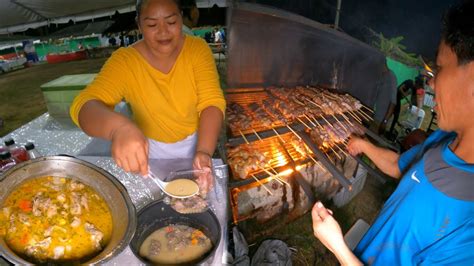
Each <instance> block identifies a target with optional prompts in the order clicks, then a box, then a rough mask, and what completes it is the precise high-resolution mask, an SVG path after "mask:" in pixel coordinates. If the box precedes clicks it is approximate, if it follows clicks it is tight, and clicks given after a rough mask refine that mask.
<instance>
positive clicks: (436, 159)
mask: <svg viewBox="0 0 474 266" xmlns="http://www.w3.org/2000/svg"><path fill="white" fill-rule="evenodd" d="M473 16H474V1H472V0H469V1H465V2H464V3H463V4H461V5H460V6H457V7H454V8H452V9H451V10H450V11H449V12H448V13H447V15H446V16H445V21H444V22H445V23H444V29H443V34H442V40H441V43H440V45H439V48H438V55H437V60H436V65H437V73H436V75H435V77H434V78H433V79H432V80H431V84H430V85H431V86H432V87H433V88H434V91H435V103H436V106H435V107H434V109H435V111H436V113H437V115H438V126H439V128H440V130H438V131H435V132H434V133H432V134H431V136H430V137H429V138H428V139H427V140H426V141H425V142H424V143H422V144H420V145H418V146H415V147H413V148H412V149H410V150H408V151H407V152H405V153H403V154H401V155H398V154H397V153H395V152H392V151H390V150H386V149H383V148H380V147H377V146H375V145H373V144H371V143H370V142H368V141H366V140H363V139H360V138H353V139H351V141H350V143H349V145H348V146H349V147H348V148H349V152H350V153H351V154H352V155H357V154H360V153H364V154H366V155H367V156H368V157H369V158H370V159H371V160H372V161H373V162H374V163H375V165H376V166H377V167H378V168H379V169H380V170H382V171H383V172H384V173H386V174H387V175H389V176H392V177H394V178H400V177H401V180H400V184H399V185H398V187H397V189H396V190H395V192H394V193H393V194H392V195H391V196H390V198H389V199H388V200H387V202H386V203H385V205H384V207H383V209H382V210H381V212H380V214H379V216H378V217H377V219H376V220H375V222H374V223H373V225H372V226H371V227H370V229H369V230H368V231H367V233H366V234H365V235H364V237H363V239H362V240H361V241H360V242H359V244H358V246H357V247H356V248H355V250H354V253H352V251H351V250H350V249H349V248H348V247H347V245H346V243H345V242H344V239H343V235H342V231H341V228H340V226H339V225H338V223H337V222H336V220H335V219H334V218H333V217H332V214H331V212H330V211H329V210H328V209H326V208H324V206H323V205H322V204H321V203H320V202H317V203H316V204H315V206H314V207H313V210H312V217H313V230H314V235H315V236H316V237H317V238H318V239H319V240H320V241H321V242H322V243H323V244H324V245H325V246H326V247H327V248H328V249H330V250H331V251H332V252H333V253H334V255H335V256H336V257H337V259H338V260H339V262H340V263H341V264H343V265H360V264H362V263H364V264H375V265H414V264H416V265H418V264H422V265H432V264H441V265H474V148H473V147H474V119H473V118H472V115H473V113H474V48H473V47H474V30H473V29H474V19H473Z"/></svg>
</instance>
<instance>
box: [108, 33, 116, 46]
mask: <svg viewBox="0 0 474 266" xmlns="http://www.w3.org/2000/svg"><path fill="white" fill-rule="evenodd" d="M115 45H117V39H115V36H114V35H113V34H111V35H110V38H109V46H115Z"/></svg>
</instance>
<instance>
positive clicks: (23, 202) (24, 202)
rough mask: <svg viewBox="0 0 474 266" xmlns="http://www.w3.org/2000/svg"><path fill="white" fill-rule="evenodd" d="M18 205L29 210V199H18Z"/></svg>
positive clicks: (30, 207)
mask: <svg viewBox="0 0 474 266" xmlns="http://www.w3.org/2000/svg"><path fill="white" fill-rule="evenodd" d="M18 207H20V209H22V210H23V211H25V212H30V211H31V210H32V206H31V201H29V200H25V199H22V200H20V202H19V203H18Z"/></svg>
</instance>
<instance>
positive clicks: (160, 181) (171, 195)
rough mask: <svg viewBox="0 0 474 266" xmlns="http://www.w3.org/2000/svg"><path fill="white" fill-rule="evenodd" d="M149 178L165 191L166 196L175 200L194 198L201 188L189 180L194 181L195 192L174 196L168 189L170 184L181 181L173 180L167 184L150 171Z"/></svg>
mask: <svg viewBox="0 0 474 266" xmlns="http://www.w3.org/2000/svg"><path fill="white" fill-rule="evenodd" d="M148 177H149V178H151V180H152V181H153V182H154V183H155V184H156V185H157V186H158V187H159V188H160V189H161V191H163V192H164V193H165V194H166V195H168V196H170V197H173V198H178V199H185V198H189V197H192V196H194V195H196V194H197V193H198V192H199V186H198V185H197V183H196V182H194V181H193V180H189V179H187V180H189V181H192V182H193V183H194V184H195V185H196V186H195V188H194V190H193V191H192V193H190V194H188V195H177V194H173V193H172V192H170V191H169V190H167V189H166V188H167V186H168V185H169V184H170V183H172V182H175V181H177V180H179V179H176V180H173V181H171V182H165V181H162V180H161V179H160V178H158V177H156V176H155V175H154V174H153V173H152V172H151V171H148Z"/></svg>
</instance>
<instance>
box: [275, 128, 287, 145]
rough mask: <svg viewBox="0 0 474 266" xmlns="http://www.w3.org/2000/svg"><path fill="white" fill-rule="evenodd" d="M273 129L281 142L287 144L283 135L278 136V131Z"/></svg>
mask: <svg viewBox="0 0 474 266" xmlns="http://www.w3.org/2000/svg"><path fill="white" fill-rule="evenodd" d="M272 129H273V132H275V134H276V135H277V137H278V138H279V139H280V140H281V142H283V143H286V141H285V140H284V139H283V138H282V137H281V135H280V134H278V131H276V130H275V129H274V128H273V127H272Z"/></svg>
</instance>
